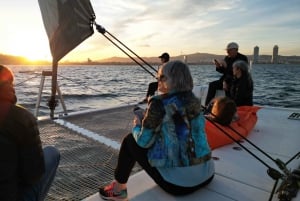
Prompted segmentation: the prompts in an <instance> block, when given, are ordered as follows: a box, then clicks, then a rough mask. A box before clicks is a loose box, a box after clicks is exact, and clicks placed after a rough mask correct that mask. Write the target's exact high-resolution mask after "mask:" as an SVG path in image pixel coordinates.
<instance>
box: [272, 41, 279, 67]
mask: <svg viewBox="0 0 300 201" xmlns="http://www.w3.org/2000/svg"><path fill="white" fill-rule="evenodd" d="M278 49H279V48H278V45H275V46H274V47H273V56H272V63H273V64H278Z"/></svg>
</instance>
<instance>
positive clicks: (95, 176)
mask: <svg viewBox="0 0 300 201" xmlns="http://www.w3.org/2000/svg"><path fill="white" fill-rule="evenodd" d="M133 107H134V106H124V107H118V108H112V109H106V110H101V111H95V112H89V113H82V114H77V115H68V116H65V117H63V118H60V119H57V120H54V121H52V120H43V121H40V122H39V126H40V132H41V138H42V141H43V143H44V145H47V144H51V145H54V146H56V147H57V148H58V149H59V150H60V151H61V154H62V159H61V163H60V166H59V168H58V172H57V176H56V178H55V181H54V183H53V185H52V187H51V189H50V192H49V194H48V196H47V198H46V200H82V199H85V198H86V200H89V201H98V200H100V198H99V196H98V194H97V187H98V186H99V185H101V184H104V183H106V182H109V181H111V180H112V179H113V170H114V167H115V165H116V159H117V156H118V148H119V146H120V143H121V141H122V138H123V136H124V135H126V134H127V133H128V132H130V130H131V126H132V118H133V113H132V109H133ZM293 112H297V113H299V112H300V111H299V109H298V110H296V109H280V108H263V109H261V110H259V111H258V122H257V124H256V126H255V128H254V130H253V131H252V132H251V134H250V135H249V137H248V139H249V140H251V141H252V142H254V143H255V144H256V145H257V146H258V147H260V148H262V149H263V150H264V151H265V152H266V153H268V154H269V155H271V156H272V157H274V158H275V159H277V158H279V159H281V160H282V161H283V162H286V161H288V160H289V159H290V158H291V157H292V156H293V155H294V154H296V153H298V152H299V151H300V150H299V147H300V135H299V129H300V122H299V120H291V119H288V117H289V116H290V115H291V114H292V113H293ZM87 136H88V137H87ZM243 145H245V146H246V147H247V148H249V149H250V150H251V151H253V153H255V154H257V155H258V156H259V157H261V158H262V159H263V160H264V161H265V162H266V163H267V164H269V165H270V166H271V167H273V168H275V169H278V168H277V167H276V165H275V164H274V163H273V162H272V161H271V160H270V159H268V158H266V157H265V156H263V155H262V154H261V153H259V152H258V151H257V150H255V149H254V148H253V147H251V146H250V145H248V144H247V143H245V142H244V143H243ZM236 147H238V145H237V144H235V143H233V144H230V145H227V146H224V147H221V148H219V149H216V150H214V151H213V157H215V158H216V159H218V160H215V166H216V175H215V178H214V180H213V182H212V183H211V184H209V185H208V186H207V187H206V188H204V189H201V190H199V191H197V192H196V193H194V194H192V195H190V196H184V197H172V196H170V195H168V194H166V193H164V192H163V191H162V190H160V189H159V188H158V187H157V186H156V185H155V184H154V182H153V181H152V180H151V179H150V178H149V177H148V176H147V175H146V173H145V172H144V171H140V170H141V168H140V167H138V166H136V167H135V168H134V171H133V174H134V175H133V176H132V177H131V179H130V180H129V186H128V193H129V199H130V200H143V201H144V200H189V201H190V200H200V199H202V198H203V200H216V201H222V200H224V201H227V200H243V201H246V200H253V201H261V200H268V199H269V195H270V192H271V191H272V187H273V184H274V180H273V179H271V178H270V177H269V176H268V175H267V168H266V167H265V166H264V165H262V164H261V163H260V162H259V161H257V160H256V159H254V158H253V157H252V156H251V155H250V154H248V153H247V152H246V151H245V150H243V149H236ZM299 165H300V162H299V159H296V160H294V161H292V162H291V163H289V164H288V167H289V168H292V169H295V168H298V167H299ZM137 172H138V173H137ZM135 173H137V174H135ZM299 194H300V193H298V196H297V198H295V199H293V201H294V200H295V201H300V195H299ZM273 200H278V199H277V195H275V196H274V198H273Z"/></svg>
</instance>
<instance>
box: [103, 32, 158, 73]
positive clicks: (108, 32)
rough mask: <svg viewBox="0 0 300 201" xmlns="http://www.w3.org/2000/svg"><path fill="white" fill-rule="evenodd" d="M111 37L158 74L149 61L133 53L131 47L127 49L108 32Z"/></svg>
mask: <svg viewBox="0 0 300 201" xmlns="http://www.w3.org/2000/svg"><path fill="white" fill-rule="evenodd" d="M106 33H108V34H109V35H110V36H111V37H113V38H114V39H115V40H116V41H118V42H119V43H120V44H122V45H123V46H124V47H125V48H126V49H128V50H129V51H130V52H131V53H132V54H134V55H135V56H136V57H137V58H139V59H140V60H141V61H143V62H144V63H145V64H146V65H147V66H149V67H150V68H151V69H152V70H154V71H155V72H156V73H157V70H156V69H155V68H154V67H153V66H151V65H150V64H149V63H148V62H147V61H145V60H144V59H143V58H142V57H140V56H139V55H137V54H136V53H135V52H133V51H132V50H131V49H130V48H129V47H127V46H126V45H125V44H124V43H122V42H121V41H120V40H118V39H117V38H116V37H115V36H113V35H112V34H111V33H109V32H108V31H106Z"/></svg>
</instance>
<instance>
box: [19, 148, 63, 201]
mask: <svg viewBox="0 0 300 201" xmlns="http://www.w3.org/2000/svg"><path fill="white" fill-rule="evenodd" d="M43 152H44V159H45V169H46V171H45V174H44V176H43V177H42V178H41V179H40V181H39V182H38V183H36V184H34V185H32V186H26V187H25V189H26V190H25V192H24V196H23V201H41V200H44V199H45V197H46V195H47V193H48V191H49V189H50V186H51V184H52V182H53V180H54V177H55V174H56V170H57V168H58V165H59V160H60V153H59V151H58V150H57V149H56V148H55V147H51V146H47V147H45V148H44V149H43Z"/></svg>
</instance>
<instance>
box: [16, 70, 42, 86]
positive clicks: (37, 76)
mask: <svg viewBox="0 0 300 201" xmlns="http://www.w3.org/2000/svg"><path fill="white" fill-rule="evenodd" d="M33 74H36V76H33V77H31V78H28V79H27V80H24V81H22V82H19V83H17V84H15V86H19V85H21V84H24V83H25V82H28V81H29V80H32V79H34V78H36V77H38V76H40V74H38V73H33Z"/></svg>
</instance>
